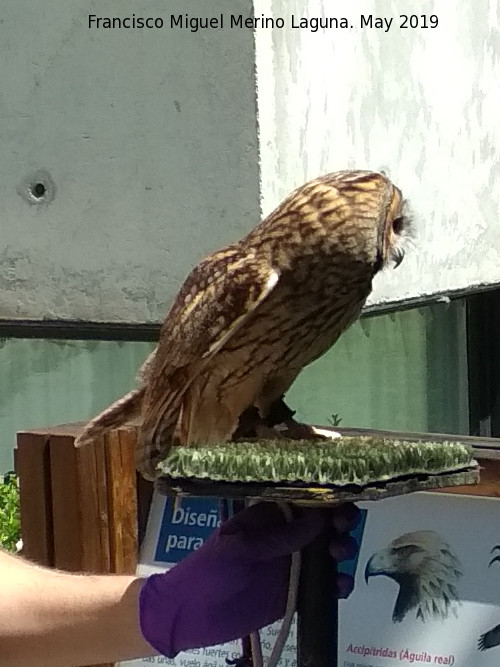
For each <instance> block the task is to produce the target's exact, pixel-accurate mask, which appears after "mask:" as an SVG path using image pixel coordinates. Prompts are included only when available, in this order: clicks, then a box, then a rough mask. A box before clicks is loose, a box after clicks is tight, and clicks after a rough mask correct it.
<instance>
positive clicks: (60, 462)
mask: <svg viewBox="0 0 500 667" xmlns="http://www.w3.org/2000/svg"><path fill="white" fill-rule="evenodd" d="M76 451H77V450H76V449H75V448H74V447H73V438H72V437H71V436H64V435H61V436H55V435H51V436H50V480H51V490H52V517H53V528H54V565H55V567H58V568H61V569H62V570H70V571H79V570H81V569H82V540H81V534H82V526H81V512H80V508H79V502H80V499H79V495H78V477H77V472H76Z"/></svg>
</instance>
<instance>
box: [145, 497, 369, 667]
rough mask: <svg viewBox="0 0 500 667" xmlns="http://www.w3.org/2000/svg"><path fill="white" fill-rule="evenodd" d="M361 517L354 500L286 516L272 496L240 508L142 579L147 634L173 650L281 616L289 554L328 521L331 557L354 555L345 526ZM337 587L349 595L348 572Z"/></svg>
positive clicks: (217, 640)
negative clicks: (199, 541)
mask: <svg viewBox="0 0 500 667" xmlns="http://www.w3.org/2000/svg"><path fill="white" fill-rule="evenodd" d="M358 521H359V510H357V508H356V507H355V506H354V505H343V506H341V507H338V508H335V509H334V510H331V511H328V512H325V511H321V510H314V509H307V510H301V512H300V513H299V514H298V515H297V517H296V518H294V519H293V521H292V522H290V523H287V522H286V520H285V517H284V515H283V512H282V511H281V510H280V509H279V507H278V506H277V505H275V504H271V503H260V504H258V505H253V506H251V507H249V508H248V509H246V510H244V511H242V512H238V514H236V515H235V516H233V517H231V518H230V519H229V520H228V521H226V522H224V523H223V524H222V525H221V526H220V527H219V528H217V529H216V530H215V531H214V532H213V533H212V534H211V535H210V537H209V538H208V539H207V540H205V542H204V544H203V545H202V546H201V547H200V548H199V549H197V550H196V551H194V552H193V553H191V554H190V555H189V556H187V557H186V558H185V559H184V560H182V561H181V562H180V563H178V564H177V565H176V566H175V567H173V568H172V569H171V570H169V571H168V572H166V573H164V574H153V575H151V576H150V577H148V578H147V579H146V580H145V583H144V586H143V587H142V590H141V593H140V599H139V617H140V625H141V631H142V634H143V636H144V638H145V639H146V641H147V642H149V644H151V646H153V648H155V649H156V650H157V651H158V652H159V653H161V654H163V655H166V656H168V657H174V656H175V655H177V653H179V651H183V650H186V649H190V648H197V647H201V646H212V645H214V644H222V643H224V642H226V641H231V640H233V639H237V638H238V637H244V636H246V635H248V634H250V633H252V632H254V631H256V630H258V629H259V628H262V627H264V626H265V625H268V624H269V623H272V622H274V621H276V620H278V619H279V618H282V617H283V616H284V613H285V605H286V598H287V591H288V576H289V571H290V561H291V558H290V556H291V554H292V553H293V552H294V551H299V550H301V549H303V548H304V547H305V546H306V545H307V544H308V543H309V542H311V541H312V540H313V539H314V538H315V537H316V536H317V535H318V534H319V533H320V532H321V530H323V529H326V527H327V526H328V523H329V522H330V526H331V529H332V542H331V545H330V552H331V554H332V556H333V557H335V558H336V559H337V560H343V559H346V558H352V557H353V556H354V554H355V553H356V548H357V546H356V542H355V540H354V539H353V538H352V537H350V536H349V535H348V534H347V531H349V530H351V529H352V528H353V527H355V525H356V524H357V522H358ZM337 587H338V591H337V594H338V595H339V596H340V597H347V595H349V593H350V592H351V590H352V587H353V581H352V577H348V576H347V575H342V574H339V575H338V577H337ZM332 594H333V591H332Z"/></svg>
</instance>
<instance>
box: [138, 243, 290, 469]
mask: <svg viewBox="0 0 500 667" xmlns="http://www.w3.org/2000/svg"><path fill="white" fill-rule="evenodd" d="M278 280H279V273H278V271H277V270H276V269H274V268H273V267H272V266H270V264H269V263H268V262H267V260H262V259H260V258H259V259H257V258H256V256H255V254H253V253H249V252H245V251H244V250H243V249H240V248H238V247H237V246H233V247H230V248H227V249H226V250H224V251H221V252H218V253H214V254H213V255H211V256H209V257H208V258H207V259H205V260H203V261H202V262H201V263H200V264H199V265H198V266H197V267H196V268H195V269H193V271H192V272H191V274H190V275H189V276H188V278H187V279H186V282H185V283H184V285H183V286H182V288H181V290H180V292H179V294H178V296H177V298H176V300H175V302H174V304H173V306H172V309H171V310H170V313H169V314H168V316H167V318H166V320H165V323H164V325H163V327H162V331H161V334H160V341H159V344H158V348H157V351H156V355H155V359H154V362H153V367H152V368H151V371H150V376H149V382H148V384H147V387H146V394H145V398H144V403H143V413H142V426H141V429H140V435H139V442H138V452H137V456H138V458H137V462H138V467H139V468H140V469H141V470H142V471H144V466H145V465H147V461H150V460H151V459H152V458H153V457H154V454H155V453H157V452H160V451H165V449H168V443H169V441H170V440H171V436H172V434H173V430H174V428H175V425H176V423H177V419H178V416H179V411H180V408H181V404H182V397H183V395H184V393H185V392H186V390H187V388H188V387H189V385H190V384H191V382H192V381H193V380H194V379H195V378H196V377H197V376H198V374H199V373H200V372H201V371H202V370H203V368H204V367H205V366H206V364H207V363H208V362H209V361H210V359H211V358H212V357H213V356H214V355H215V354H216V353H217V352H218V351H219V350H220V349H221V348H222V347H223V346H224V345H225V344H226V343H227V342H228V341H229V340H230V338H231V337H232V336H233V335H234V334H235V332H236V331H237V330H238V329H239V328H240V327H241V326H243V325H244V324H245V322H246V321H247V319H248V317H249V316H250V315H251V314H252V313H253V312H254V311H255V310H256V309H257V308H258V307H259V305H260V304H261V303H262V302H263V301H264V300H265V299H266V298H267V297H268V295H269V294H270V293H271V292H272V290H273V289H274V288H275V286H276V284H277V283H278ZM162 443H165V444H164V445H163V444H162Z"/></svg>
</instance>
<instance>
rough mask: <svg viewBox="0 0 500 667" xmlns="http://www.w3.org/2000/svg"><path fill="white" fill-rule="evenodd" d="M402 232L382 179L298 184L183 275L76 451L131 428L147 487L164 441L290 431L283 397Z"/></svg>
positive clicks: (404, 222)
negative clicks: (126, 380)
mask: <svg viewBox="0 0 500 667" xmlns="http://www.w3.org/2000/svg"><path fill="white" fill-rule="evenodd" d="M409 230H410V221H409V216H408V214H407V212H406V206H405V204H404V202H403V198H402V194H401V191H400V190H399V189H398V188H397V187H396V186H395V185H393V184H392V183H391V181H390V180H389V179H388V178H387V177H386V176H385V175H384V174H381V173H376V172H371V171H341V172H336V173H331V174H327V175H325V176H321V177H319V178H316V179H315V180H312V181H310V182H308V183H306V184H304V185H302V186H301V187H299V188H298V189H296V190H295V191H294V192H292V193H291V194H290V195H289V196H288V197H287V198H286V199H285V200H284V201H283V202H282V203H281V205H280V206H278V208H276V209H275V210H274V211H273V212H272V213H271V214H270V215H269V216H267V217H266V218H265V219H264V220H262V221H261V222H260V223H259V224H258V225H257V226H256V227H255V228H254V229H253V230H252V231H250V233H249V234H247V235H246V236H245V237H244V238H242V239H241V240H240V241H237V242H236V243H232V244H231V245H228V246H226V247H225V248H223V249H221V250H219V251H217V252H214V253H213V254H211V255H209V256H208V257H206V258H205V259H203V260H202V261H201V262H200V263H199V264H198V265H197V266H196V267H195V268H194V269H193V270H192V271H191V273H190V274H189V275H188V277H187V279H186V281H185V282H184V284H183V285H182V287H181V289H180V291H179V293H178V294H177V297H176V298H175V300H174V303H173V305H172V307H171V309H170V311H169V313H168V314H167V317H166V319H165V321H164V323H163V326H162V328H161V331H160V337H159V341H158V345H157V347H156V349H155V350H154V352H153V353H152V354H151V356H150V357H149V358H148V359H147V361H146V363H145V364H144V366H143V367H142V369H141V372H140V374H139V378H138V386H137V388H136V389H134V390H133V391H131V392H130V393H129V394H127V395H126V396H125V397H123V398H122V399H120V400H118V401H117V402H116V403H114V404H113V405H112V406H110V407H109V408H108V409H107V410H105V411H104V412H103V413H102V414H100V415H98V416H97V417H96V418H95V419H93V420H92V421H91V422H90V423H89V424H88V425H87V427H86V428H85V430H84V432H83V433H82V434H81V435H80V437H79V438H78V440H77V441H76V444H77V446H79V445H82V444H84V443H86V442H89V441H90V440H92V439H93V438H94V437H96V436H97V435H99V434H101V433H102V432H103V431H105V430H107V429H109V428H114V427H116V426H118V425H121V424H124V423H126V422H128V421H130V420H135V421H136V423H137V425H138V439H137V456H136V462H137V468H138V470H139V472H140V473H142V475H143V476H144V477H146V478H148V479H153V478H154V477H155V468H156V465H157V463H158V462H159V461H160V460H161V459H163V458H164V457H165V456H166V454H167V453H168V451H169V448H170V447H171V446H172V445H175V444H182V445H198V444H210V443H215V442H222V441H225V440H228V439H232V438H235V437H237V436H248V435H249V434H255V433H257V434H258V435H259V436H262V435H263V434H265V433H266V429H268V430H269V429H270V428H272V427H273V426H274V425H275V424H277V423H281V422H284V423H287V424H288V426H289V428H290V433H293V431H294V429H293V427H294V426H295V427H296V428H295V432H297V428H299V427H300V426H302V425H298V424H297V423H296V422H294V421H293V418H292V416H293V412H292V411H291V410H289V408H288V407H287V406H286V404H285V403H284V401H283V396H284V394H285V393H286V392H287V390H288V389H289V387H290V386H291V384H292V383H293V382H294V380H295V379H296V377H297V376H298V374H299V373H300V371H301V370H302V369H303V368H304V367H305V366H307V365H308V364H310V363H311V362H312V361H314V360H315V359H318V357H320V356H321V355H322V354H324V353H325V352H326V351H327V350H328V349H329V348H330V347H331V346H332V345H333V344H334V343H335V342H336V341H337V339H338V338H339V336H340V335H341V334H342V332H343V331H345V330H346V329H347V328H348V327H349V326H350V325H351V324H352V323H353V322H354V321H355V320H356V319H357V318H358V317H359V315H360V313H361V309H362V307H363V304H364V303H365V301H366V299H367V297H368V296H369V294H370V292H371V289H372V280H373V277H374V276H375V275H376V274H377V273H378V272H379V271H380V270H381V269H383V268H384V267H386V266H389V265H394V266H398V265H399V264H400V263H401V261H402V259H403V257H404V249H405V241H406V238H407V237H408V235H409ZM305 428H306V429H307V427H305ZM299 433H300V436H301V437H304V434H305V432H304V430H301V429H300V428H299ZM292 437H293V435H292Z"/></svg>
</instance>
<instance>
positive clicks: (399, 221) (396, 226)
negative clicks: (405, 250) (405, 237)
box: [392, 216, 405, 234]
mask: <svg viewBox="0 0 500 667" xmlns="http://www.w3.org/2000/svg"><path fill="white" fill-rule="evenodd" d="M404 225H405V221H404V218H403V217H402V216H400V217H399V218H394V220H393V221H392V230H393V232H394V233H395V234H401V232H402V231H403V227H404Z"/></svg>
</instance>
